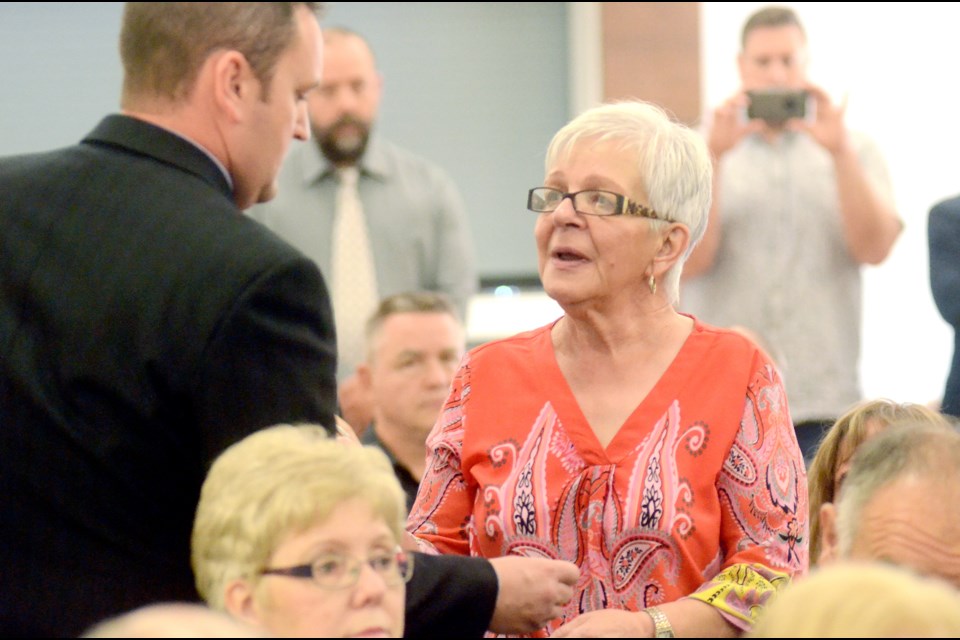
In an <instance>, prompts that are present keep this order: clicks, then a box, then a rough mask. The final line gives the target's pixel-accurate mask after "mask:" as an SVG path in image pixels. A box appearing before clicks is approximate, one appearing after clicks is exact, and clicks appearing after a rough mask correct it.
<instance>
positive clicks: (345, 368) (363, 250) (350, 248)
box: [331, 167, 379, 373]
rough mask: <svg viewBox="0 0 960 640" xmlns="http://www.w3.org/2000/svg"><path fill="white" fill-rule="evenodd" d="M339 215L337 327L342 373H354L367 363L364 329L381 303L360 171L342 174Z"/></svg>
mask: <svg viewBox="0 0 960 640" xmlns="http://www.w3.org/2000/svg"><path fill="white" fill-rule="evenodd" d="M337 173H338V177H339V180H340V188H339V190H338V192H337V212H336V218H335V219H334V221H333V263H332V267H331V270H332V272H333V273H332V280H333V285H332V289H333V313H334V319H335V322H336V325H337V350H338V359H339V360H340V363H341V364H340V371H341V372H346V373H352V372H353V370H354V369H355V368H356V365H357V364H359V363H360V362H361V361H362V360H363V348H364V336H363V333H364V327H365V325H366V323H367V319H369V317H370V315H371V314H372V313H373V312H374V310H375V309H376V307H377V303H378V302H379V295H378V293H377V273H376V269H375V266H374V261H373V251H372V249H371V247H370V237H369V235H368V233H367V223H366V220H365V219H364V216H363V207H362V206H361V204H360V195H359V193H358V192H357V178H358V176H359V172H358V170H357V168H356V167H347V168H345V169H340V170H339V171H338V172H337Z"/></svg>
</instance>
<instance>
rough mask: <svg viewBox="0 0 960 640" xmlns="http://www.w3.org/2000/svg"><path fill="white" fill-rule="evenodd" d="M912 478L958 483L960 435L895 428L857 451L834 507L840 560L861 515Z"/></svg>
mask: <svg viewBox="0 0 960 640" xmlns="http://www.w3.org/2000/svg"><path fill="white" fill-rule="evenodd" d="M910 476H913V477H917V478H930V479H932V480H934V481H936V482H938V483H944V482H960V432H958V431H957V430H956V429H955V428H953V427H952V426H947V425H936V424H927V423H924V424H914V423H906V424H899V425H896V426H893V427H890V428H889V429H887V430H886V431H883V432H881V433H879V434H877V435H876V436H874V437H873V438H871V439H869V440H867V441H866V442H865V443H863V444H862V445H861V446H860V448H859V449H857V452H856V453H854V454H853V458H852V460H851V464H850V471H849V473H848V474H847V477H846V479H845V480H844V484H843V488H842V489H841V490H840V499H839V501H838V503H837V550H838V552H839V555H840V557H848V556H849V555H850V551H851V549H852V548H853V543H854V540H855V539H856V537H857V534H858V530H859V525H860V519H861V516H862V513H863V510H864V508H865V507H866V505H867V504H868V503H869V502H870V501H871V500H872V499H873V497H874V496H875V495H876V493H877V491H879V490H880V489H882V488H883V487H885V486H888V485H890V484H892V483H894V482H896V481H898V480H900V479H903V478H906V477H910ZM951 508H952V506H951Z"/></svg>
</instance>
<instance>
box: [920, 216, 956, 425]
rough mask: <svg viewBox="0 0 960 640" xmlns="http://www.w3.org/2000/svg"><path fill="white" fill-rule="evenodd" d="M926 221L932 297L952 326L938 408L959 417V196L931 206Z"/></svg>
mask: <svg viewBox="0 0 960 640" xmlns="http://www.w3.org/2000/svg"><path fill="white" fill-rule="evenodd" d="M927 222H928V224H927V233H928V244H929V249H930V288H931V290H932V291H933V300H934V302H936V304H937V309H939V310H940V315H942V316H943V319H944V320H946V321H947V322H949V323H950V326H952V327H953V329H954V348H953V362H952V363H951V365H950V373H949V375H948V377H947V384H946V388H945V389H944V392H943V402H942V404H941V409H942V410H943V412H944V413H948V414H950V415H952V416H960V331H958V329H960V197H956V198H952V199H950V200H945V201H943V202H940V203H939V204H937V205H936V206H934V207H933V208H932V209H931V210H930V216H929V219H928V221H927Z"/></svg>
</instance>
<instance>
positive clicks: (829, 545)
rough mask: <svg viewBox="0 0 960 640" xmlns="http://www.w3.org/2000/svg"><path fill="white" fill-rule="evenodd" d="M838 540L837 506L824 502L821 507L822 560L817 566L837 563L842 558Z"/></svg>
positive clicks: (820, 559)
mask: <svg viewBox="0 0 960 640" xmlns="http://www.w3.org/2000/svg"><path fill="white" fill-rule="evenodd" d="M837 539H838V535H837V506H836V505H835V504H833V503H832V502H824V503H823V504H822V505H820V558H819V559H818V560H817V564H829V563H831V562H836V561H837V559H838V558H839V557H840V554H839V551H838V549H837Z"/></svg>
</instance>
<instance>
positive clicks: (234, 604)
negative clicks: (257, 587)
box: [223, 578, 262, 628]
mask: <svg viewBox="0 0 960 640" xmlns="http://www.w3.org/2000/svg"><path fill="white" fill-rule="evenodd" d="M223 604H224V608H225V609H226V610H227V613H229V614H230V615H231V616H233V617H234V618H237V619H238V620H242V621H244V622H246V623H247V624H250V625H253V626H255V627H258V628H259V627H261V626H262V625H261V623H260V614H259V611H258V607H257V603H256V599H255V598H254V597H253V587H252V586H251V585H250V583H249V582H247V581H246V580H243V579H242V578H238V579H236V580H231V581H230V583H229V584H227V586H226V589H224V594H223Z"/></svg>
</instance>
